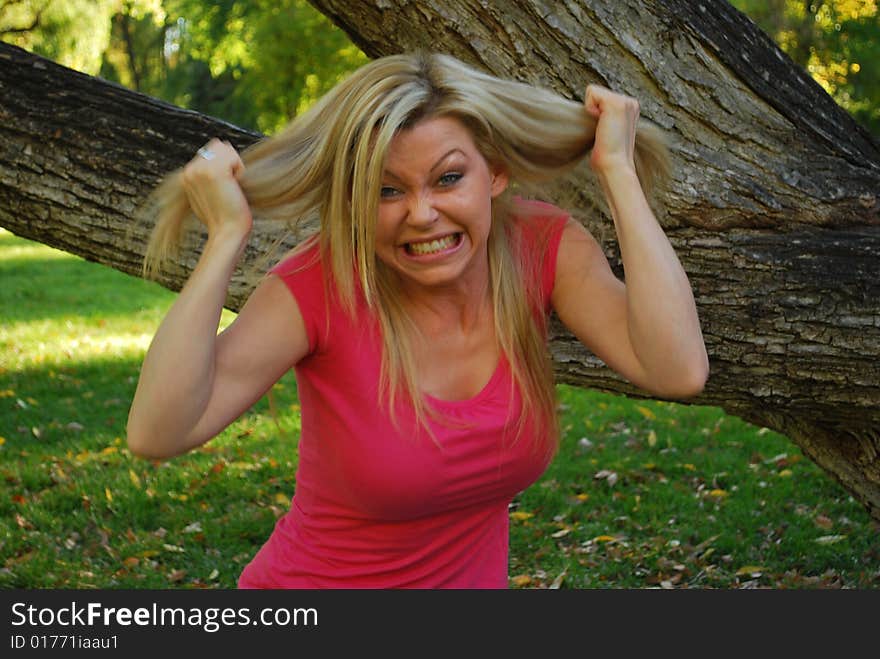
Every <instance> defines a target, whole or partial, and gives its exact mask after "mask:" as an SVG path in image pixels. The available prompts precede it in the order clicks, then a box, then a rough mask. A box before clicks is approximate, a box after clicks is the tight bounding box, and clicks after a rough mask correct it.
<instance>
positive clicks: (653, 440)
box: [648, 430, 657, 448]
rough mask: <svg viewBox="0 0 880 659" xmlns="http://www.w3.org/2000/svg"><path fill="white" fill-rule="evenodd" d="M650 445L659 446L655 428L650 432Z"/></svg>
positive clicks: (652, 446)
mask: <svg viewBox="0 0 880 659" xmlns="http://www.w3.org/2000/svg"><path fill="white" fill-rule="evenodd" d="M648 446H650V447H651V448H654V447H655V446H657V433H656V432H654V431H653V430H651V432H649V433H648Z"/></svg>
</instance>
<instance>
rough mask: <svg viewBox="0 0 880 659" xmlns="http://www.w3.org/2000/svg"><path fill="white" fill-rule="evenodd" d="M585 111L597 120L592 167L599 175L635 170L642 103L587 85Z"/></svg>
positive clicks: (591, 157) (605, 89)
mask: <svg viewBox="0 0 880 659" xmlns="http://www.w3.org/2000/svg"><path fill="white" fill-rule="evenodd" d="M584 108H585V110H586V112H587V113H588V114H589V115H591V116H593V117H595V118H596V121H597V124H596V138H595V141H594V142H593V149H592V151H591V153H590V167H592V169H593V170H594V171H596V172H603V171H607V170H608V169H610V168H615V167H621V166H623V167H629V168H632V169H634V168H635V164H634V160H633V153H634V151H635V143H636V126H637V124H638V121H639V102H638V101H637V100H636V99H634V98H633V97H631V96H625V95H623V94H617V93H615V92H613V91H611V90H610V89H607V88H606V87H602V86H600V85H587V91H586V93H585V95H584Z"/></svg>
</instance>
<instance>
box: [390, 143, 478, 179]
mask: <svg viewBox="0 0 880 659" xmlns="http://www.w3.org/2000/svg"><path fill="white" fill-rule="evenodd" d="M456 152H457V153H460V154H462V155H464V151H462V150H461V149H459V148H458V147H453V148H452V149H449V151H447V152H446V153H444V154H443V155H442V156H440V157H439V158H438V159H437V162H435V163H434V164H433V165H431V169H430V170H429V171H431V172H433V171H434V170H435V169H437V168H438V167H439V166H440V165H441V164H443V161H444V160H446V159H447V158H448V157H449V156H451V155H452V154H453V153H456ZM384 175H385V176H387V177H388V178H393V179H394V180H396V181H401V180H402V179H401V178H400V177H399V176H398V175H397V174H395V173H394V172H392V171H391V170H390V169H386V170H385V171H384Z"/></svg>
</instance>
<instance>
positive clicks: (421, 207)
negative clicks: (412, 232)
mask: <svg viewBox="0 0 880 659" xmlns="http://www.w3.org/2000/svg"><path fill="white" fill-rule="evenodd" d="M438 216H439V213H438V212H437V209H436V208H435V207H434V199H433V196H432V195H431V194H419V195H413V196H412V198H411V201H410V204H409V213H408V214H407V221H408V222H409V223H410V224H412V225H427V224H431V223H433V222H434V221H435V220H436V219H437V217H438Z"/></svg>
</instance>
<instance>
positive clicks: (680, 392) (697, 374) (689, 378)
mask: <svg viewBox="0 0 880 659" xmlns="http://www.w3.org/2000/svg"><path fill="white" fill-rule="evenodd" d="M708 379H709V360H708V358H703V359H699V360H695V362H694V363H693V364H690V365H688V366H686V367H685V368H683V369H682V372H681V375H680V376H679V377H678V378H677V379H676V382H675V383H674V384H673V386H671V387H670V389H669V391H667V392H665V395H666V396H667V397H669V398H680V399H684V398H695V397H697V396H699V395H700V394H701V393H703V389H705V388H706V381H707V380H708Z"/></svg>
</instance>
